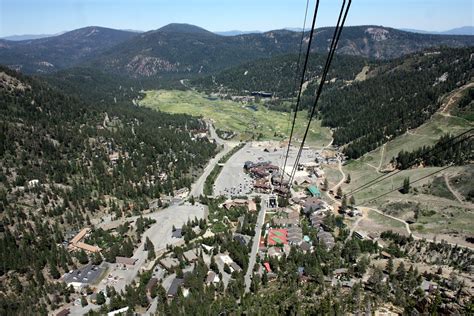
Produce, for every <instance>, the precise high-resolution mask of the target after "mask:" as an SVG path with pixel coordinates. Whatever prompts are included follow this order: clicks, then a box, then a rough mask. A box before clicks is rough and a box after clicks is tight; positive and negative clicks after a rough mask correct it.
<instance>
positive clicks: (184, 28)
mask: <svg viewBox="0 0 474 316" xmlns="http://www.w3.org/2000/svg"><path fill="white" fill-rule="evenodd" d="M156 32H167V33H191V34H214V33H212V32H210V31H208V30H206V29H203V28H202V27H199V26H196V25H192V24H186V23H170V24H168V25H165V26H163V27H161V28H159V29H158V30H156Z"/></svg>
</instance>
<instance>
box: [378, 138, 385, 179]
mask: <svg viewBox="0 0 474 316" xmlns="http://www.w3.org/2000/svg"><path fill="white" fill-rule="evenodd" d="M386 145H387V143H385V144H383V146H382V153H381V154H380V162H379V167H378V168H377V172H378V173H380V169H382V164H383V158H384V157H383V156H384V153H385V146H386Z"/></svg>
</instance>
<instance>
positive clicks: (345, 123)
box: [319, 48, 474, 158]
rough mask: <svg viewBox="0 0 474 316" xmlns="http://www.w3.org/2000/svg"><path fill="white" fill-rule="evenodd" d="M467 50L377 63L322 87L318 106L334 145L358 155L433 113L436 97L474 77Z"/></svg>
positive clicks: (435, 109) (470, 52)
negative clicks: (358, 75)
mask: <svg viewBox="0 0 474 316" xmlns="http://www.w3.org/2000/svg"><path fill="white" fill-rule="evenodd" d="M472 53H473V49H472V48H466V49H443V50H440V51H436V52H426V53H419V54H415V55H412V56H409V57H407V58H403V59H397V60H394V61H391V62H389V63H387V64H385V65H381V66H379V67H377V68H375V69H374V70H373V72H372V73H369V76H368V78H367V79H366V80H364V81H360V82H353V83H352V84H350V85H346V86H343V87H340V88H335V89H331V88H330V87H329V89H327V90H326V92H325V93H324V95H323V96H322V98H321V102H320V104H319V111H320V113H321V115H322V117H323V124H324V125H326V126H329V127H331V128H333V129H334V135H333V136H334V144H336V145H345V144H347V147H346V148H345V153H346V154H347V155H348V156H349V157H350V158H357V157H360V156H361V155H363V154H364V153H365V152H368V151H370V150H372V149H375V148H377V147H378V146H380V145H381V144H383V143H385V142H386V141H388V140H390V139H392V138H394V137H395V136H397V135H400V134H403V133H405V132H406V131H407V130H409V129H412V128H414V127H417V126H419V125H421V124H422V123H423V122H425V121H426V120H427V119H428V118H430V117H431V115H432V114H433V113H434V112H435V111H437V110H438V109H439V107H440V105H441V102H440V98H441V97H442V96H443V95H444V94H446V93H448V92H450V91H452V90H454V89H455V88H457V87H460V86H462V85H464V84H466V83H468V82H470V81H471V80H472V78H473V76H474V71H473V68H472Z"/></svg>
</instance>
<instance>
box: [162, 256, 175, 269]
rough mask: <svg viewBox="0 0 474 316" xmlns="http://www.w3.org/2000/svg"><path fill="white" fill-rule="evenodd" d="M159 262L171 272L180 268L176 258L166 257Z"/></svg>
mask: <svg viewBox="0 0 474 316" xmlns="http://www.w3.org/2000/svg"><path fill="white" fill-rule="evenodd" d="M159 262H160V264H161V265H162V266H163V267H164V268H165V269H166V270H171V269H173V268H174V267H177V266H179V261H178V259H176V258H170V257H165V258H163V259H161V260H160V261H159Z"/></svg>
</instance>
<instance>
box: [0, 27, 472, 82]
mask: <svg viewBox="0 0 474 316" xmlns="http://www.w3.org/2000/svg"><path fill="white" fill-rule="evenodd" d="M333 31H334V28H331V27H326V28H320V29H317V30H316V31H315V39H314V42H313V52H326V51H327V48H328V45H329V40H330V38H331V36H332V34H333ZM308 34H309V33H307V34H306V36H308ZM300 38H301V33H299V32H293V31H289V30H275V31H269V32H265V33H253V34H240V35H236V36H221V35H217V34H215V33H212V32H209V31H207V30H204V29H202V28H200V27H197V26H193V25H188V24H170V25H167V26H164V27H162V28H160V29H158V30H154V31H149V32H146V33H140V34H137V33H134V32H126V31H118V30H112V29H105V28H99V27H87V28H83V29H79V30H75V31H72V32H67V33H65V34H62V35H59V36H53V37H48V38H43V39H38V40H29V41H19V42H12V41H5V40H0V61H1V62H2V63H3V64H5V65H8V66H9V67H10V68H14V69H21V70H22V71H24V72H27V73H50V72H53V71H57V70H59V69H64V68H69V67H72V66H81V67H92V68H95V69H99V70H102V71H106V72H110V73H114V74H122V75H123V74H127V75H129V76H131V77H137V78H152V77H153V78H155V79H156V78H158V79H161V80H168V79H169V78H170V77H179V78H180V79H182V78H183V77H193V76H199V75H202V74H208V73H214V72H217V71H220V70H223V69H227V68H230V67H233V66H237V65H239V64H242V63H245V62H249V61H252V60H256V59H260V58H269V57H272V56H277V55H282V54H288V53H296V52H297V51H298V46H299V42H300ZM307 41H308V38H307V37H306V38H305V42H307ZM473 45H474V37H473V36H453V35H431V34H416V33H411V32H404V31H400V30H396V29H392V28H387V27H379V26H350V27H346V28H344V31H343V33H342V37H341V41H340V43H339V48H338V53H340V54H346V55H353V56H361V57H366V58H369V59H391V58H397V57H400V56H403V55H406V54H411V53H414V52H417V51H420V50H423V49H426V48H429V47H439V46H448V47H464V46H473ZM160 77H161V78H160Z"/></svg>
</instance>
